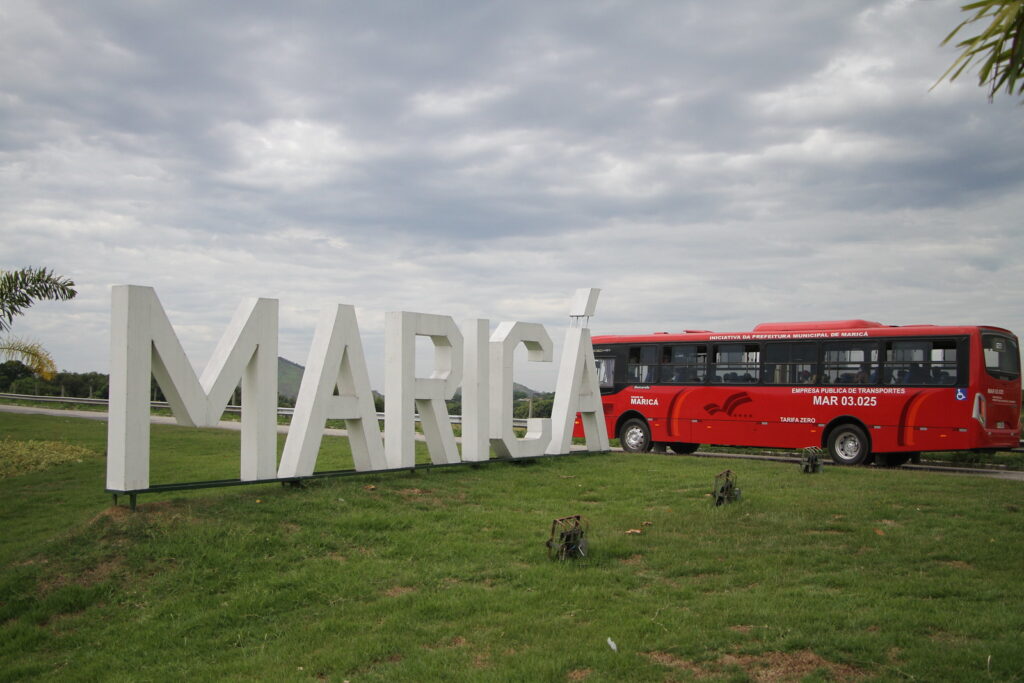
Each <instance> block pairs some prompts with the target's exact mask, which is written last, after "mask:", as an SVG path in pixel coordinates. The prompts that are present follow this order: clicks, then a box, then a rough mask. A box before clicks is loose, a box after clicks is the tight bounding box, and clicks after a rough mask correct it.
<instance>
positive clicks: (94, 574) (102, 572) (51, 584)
mask: <svg viewBox="0 0 1024 683" xmlns="http://www.w3.org/2000/svg"><path fill="white" fill-rule="evenodd" d="M123 567H124V563H123V561H122V560H121V558H120V557H112V558H109V559H106V560H104V561H103V562H100V563H99V564H98V565H96V566H95V567H90V568H88V569H86V570H84V571H82V572H80V573H78V574H71V573H61V574H57V575H55V576H53V577H51V578H49V579H47V580H43V581H40V583H39V591H40V592H41V593H43V594H46V593H49V592H51V591H54V590H57V589H58V588H62V587H64V586H70V585H72V584H76V585H79V586H84V587H89V586H95V585H96V584H98V583H103V582H104V581H107V580H108V579H110V577H112V576H114V575H115V574H117V573H118V572H119V571H120V570H121V569H122V568H123Z"/></svg>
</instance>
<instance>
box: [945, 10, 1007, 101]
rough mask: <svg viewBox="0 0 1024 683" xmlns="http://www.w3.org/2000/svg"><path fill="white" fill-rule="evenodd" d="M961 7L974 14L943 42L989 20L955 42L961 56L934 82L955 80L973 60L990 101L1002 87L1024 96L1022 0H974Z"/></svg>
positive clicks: (979, 80) (979, 79) (949, 40)
mask: <svg viewBox="0 0 1024 683" xmlns="http://www.w3.org/2000/svg"><path fill="white" fill-rule="evenodd" d="M960 9H961V10H963V11H964V12H973V14H972V16H971V17H970V18H969V19H965V20H964V21H962V22H961V23H960V24H959V25H958V26H957V27H956V28H954V29H953V30H952V32H950V34H949V35H948V36H946V39H945V40H943V41H942V43H941V44H942V45H947V44H948V43H950V42H951V41H952V40H953V39H954V38H955V37H956V36H957V34H958V33H960V31H961V30H962V29H964V28H965V27H967V26H970V25H972V24H975V23H976V22H983V21H986V20H988V25H987V26H985V27H984V28H983V29H982V30H981V31H980V32H979V33H978V34H977V35H974V36H971V37H969V38H964V39H963V40H961V41H960V42H958V43H957V44H956V47H957V48H958V49H959V50H960V56H959V57H957V58H956V60H955V61H954V62H953V63H952V64H951V65H950V67H949V68H948V69H946V72H945V73H944V74H942V76H941V77H940V78H939V80H938V81H936V83H935V85H938V84H939V83H941V82H942V81H944V80H946V78H947V77H948V78H949V80H950V81H955V80H956V79H957V78H958V77H959V76H960V75H961V74H962V73H963V72H964V71H965V70H966V69H967V68H968V67H970V66H971V65H972V64H973V63H980V65H981V66H980V68H979V69H978V85H980V86H983V87H987V88H988V91H989V95H988V96H989V99H990V100H991V99H993V98H994V97H995V95H996V93H998V92H999V91H1000V90H1002V89H1004V88H1005V91H1006V93H1007V94H1008V95H1014V94H1016V95H1024V0H977V1H976V2H971V3H968V4H966V5H963V6H962V7H961V8H960ZM935 85H933V86H932V87H933V88H934V87H935Z"/></svg>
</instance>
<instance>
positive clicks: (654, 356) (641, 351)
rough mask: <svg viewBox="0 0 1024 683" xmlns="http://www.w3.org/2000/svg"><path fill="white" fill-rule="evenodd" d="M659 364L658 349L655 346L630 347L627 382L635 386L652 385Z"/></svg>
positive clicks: (627, 359)
mask: <svg viewBox="0 0 1024 683" xmlns="http://www.w3.org/2000/svg"><path fill="white" fill-rule="evenodd" d="M657 363H658V347H657V346H655V345H654V344H647V345H644V346H630V347H629V353H628V355H627V357H626V381H627V382H632V383H634V384H650V383H651V382H653V381H654V369H655V367H656V366H657Z"/></svg>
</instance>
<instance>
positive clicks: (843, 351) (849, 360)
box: [822, 342, 880, 384]
mask: <svg viewBox="0 0 1024 683" xmlns="http://www.w3.org/2000/svg"><path fill="white" fill-rule="evenodd" d="M822 348H823V350H824V353H823V355H822V361H823V363H822V375H823V377H824V381H825V382H826V383H829V384H877V383H879V377H880V375H879V364H878V355H879V354H878V345H877V343H875V342H825V343H824V344H823V345H822Z"/></svg>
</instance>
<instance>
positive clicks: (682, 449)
mask: <svg viewBox="0 0 1024 683" xmlns="http://www.w3.org/2000/svg"><path fill="white" fill-rule="evenodd" d="M669 446H671V447H672V452H673V453H678V454H679V455H689V454H690V453H693V452H695V451H696V450H697V449H698V448H700V444H699V443H683V442H680V441H673V442H672V443H670V444H669Z"/></svg>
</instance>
